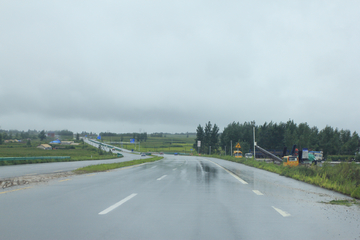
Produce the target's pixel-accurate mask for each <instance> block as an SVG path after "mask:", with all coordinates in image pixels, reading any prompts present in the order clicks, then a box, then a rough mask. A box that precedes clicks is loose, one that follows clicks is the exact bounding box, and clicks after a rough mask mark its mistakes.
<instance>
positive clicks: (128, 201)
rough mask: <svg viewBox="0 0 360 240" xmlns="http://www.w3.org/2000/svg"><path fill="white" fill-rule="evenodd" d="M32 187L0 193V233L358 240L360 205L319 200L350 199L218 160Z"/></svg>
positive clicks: (169, 160)
mask: <svg viewBox="0 0 360 240" xmlns="http://www.w3.org/2000/svg"><path fill="white" fill-rule="evenodd" d="M27 187H29V188H17V189H4V190H2V192H0V216H1V217H0V234H1V239H276V240H278V239H360V228H359V224H360V222H359V216H360V210H359V207H358V206H352V207H346V206H336V205H328V204H324V203H321V202H322V201H323V202H327V201H330V200H334V199H346V198H347V197H346V196H344V195H341V194H338V193H335V192H332V191H328V190H325V189H321V188H318V187H315V186H312V185H309V184H305V183H302V182H299V181H296V180H293V179H289V178H286V177H282V176H279V175H277V174H274V173H269V172H266V171H263V170H259V169H256V168H251V167H247V166H244V165H241V164H237V163H232V162H228V161H224V160H220V159H213V158H204V157H185V156H170V155H167V156H165V158H164V159H163V160H160V161H157V162H153V163H148V164H143V165H140V166H134V167H129V168H124V169H117V170H113V171H110V172H102V173H96V174H87V175H78V176H72V177H71V178H68V179H58V180H54V181H51V182H49V183H48V184H39V185H30V186H27ZM15 190H17V191H15Z"/></svg>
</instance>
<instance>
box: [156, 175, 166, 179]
mask: <svg viewBox="0 0 360 240" xmlns="http://www.w3.org/2000/svg"><path fill="white" fill-rule="evenodd" d="M166 176H167V175H164V176H162V177H159V178H158V179H156V180H161V179H163V178H165V177H166Z"/></svg>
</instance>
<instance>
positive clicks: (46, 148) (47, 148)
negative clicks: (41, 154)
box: [37, 144, 52, 150]
mask: <svg viewBox="0 0 360 240" xmlns="http://www.w3.org/2000/svg"><path fill="white" fill-rule="evenodd" d="M37 148H40V149H44V150H51V149H52V147H51V146H50V145H49V144H41V145H39V146H38V147H37Z"/></svg>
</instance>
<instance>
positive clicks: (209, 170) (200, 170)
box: [196, 161, 218, 184]
mask: <svg viewBox="0 0 360 240" xmlns="http://www.w3.org/2000/svg"><path fill="white" fill-rule="evenodd" d="M217 174H218V169H217V168H215V167H213V166H212V165H210V164H208V163H204V162H202V161H199V164H196V180H197V181H198V182H202V181H205V183H207V184H209V183H210V182H211V181H212V180H215V179H216V178H217Z"/></svg>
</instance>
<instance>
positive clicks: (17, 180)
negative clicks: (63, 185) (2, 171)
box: [0, 172, 75, 188]
mask: <svg viewBox="0 0 360 240" xmlns="http://www.w3.org/2000/svg"><path fill="white" fill-rule="evenodd" d="M72 175H75V174H74V173H73V172H61V173H49V174H39V175H32V176H22V177H14V178H7V179H0V186H1V188H9V187H14V186H21V185H28V184H32V183H45V182H48V181H50V180H52V179H57V178H64V177H69V176H72Z"/></svg>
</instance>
